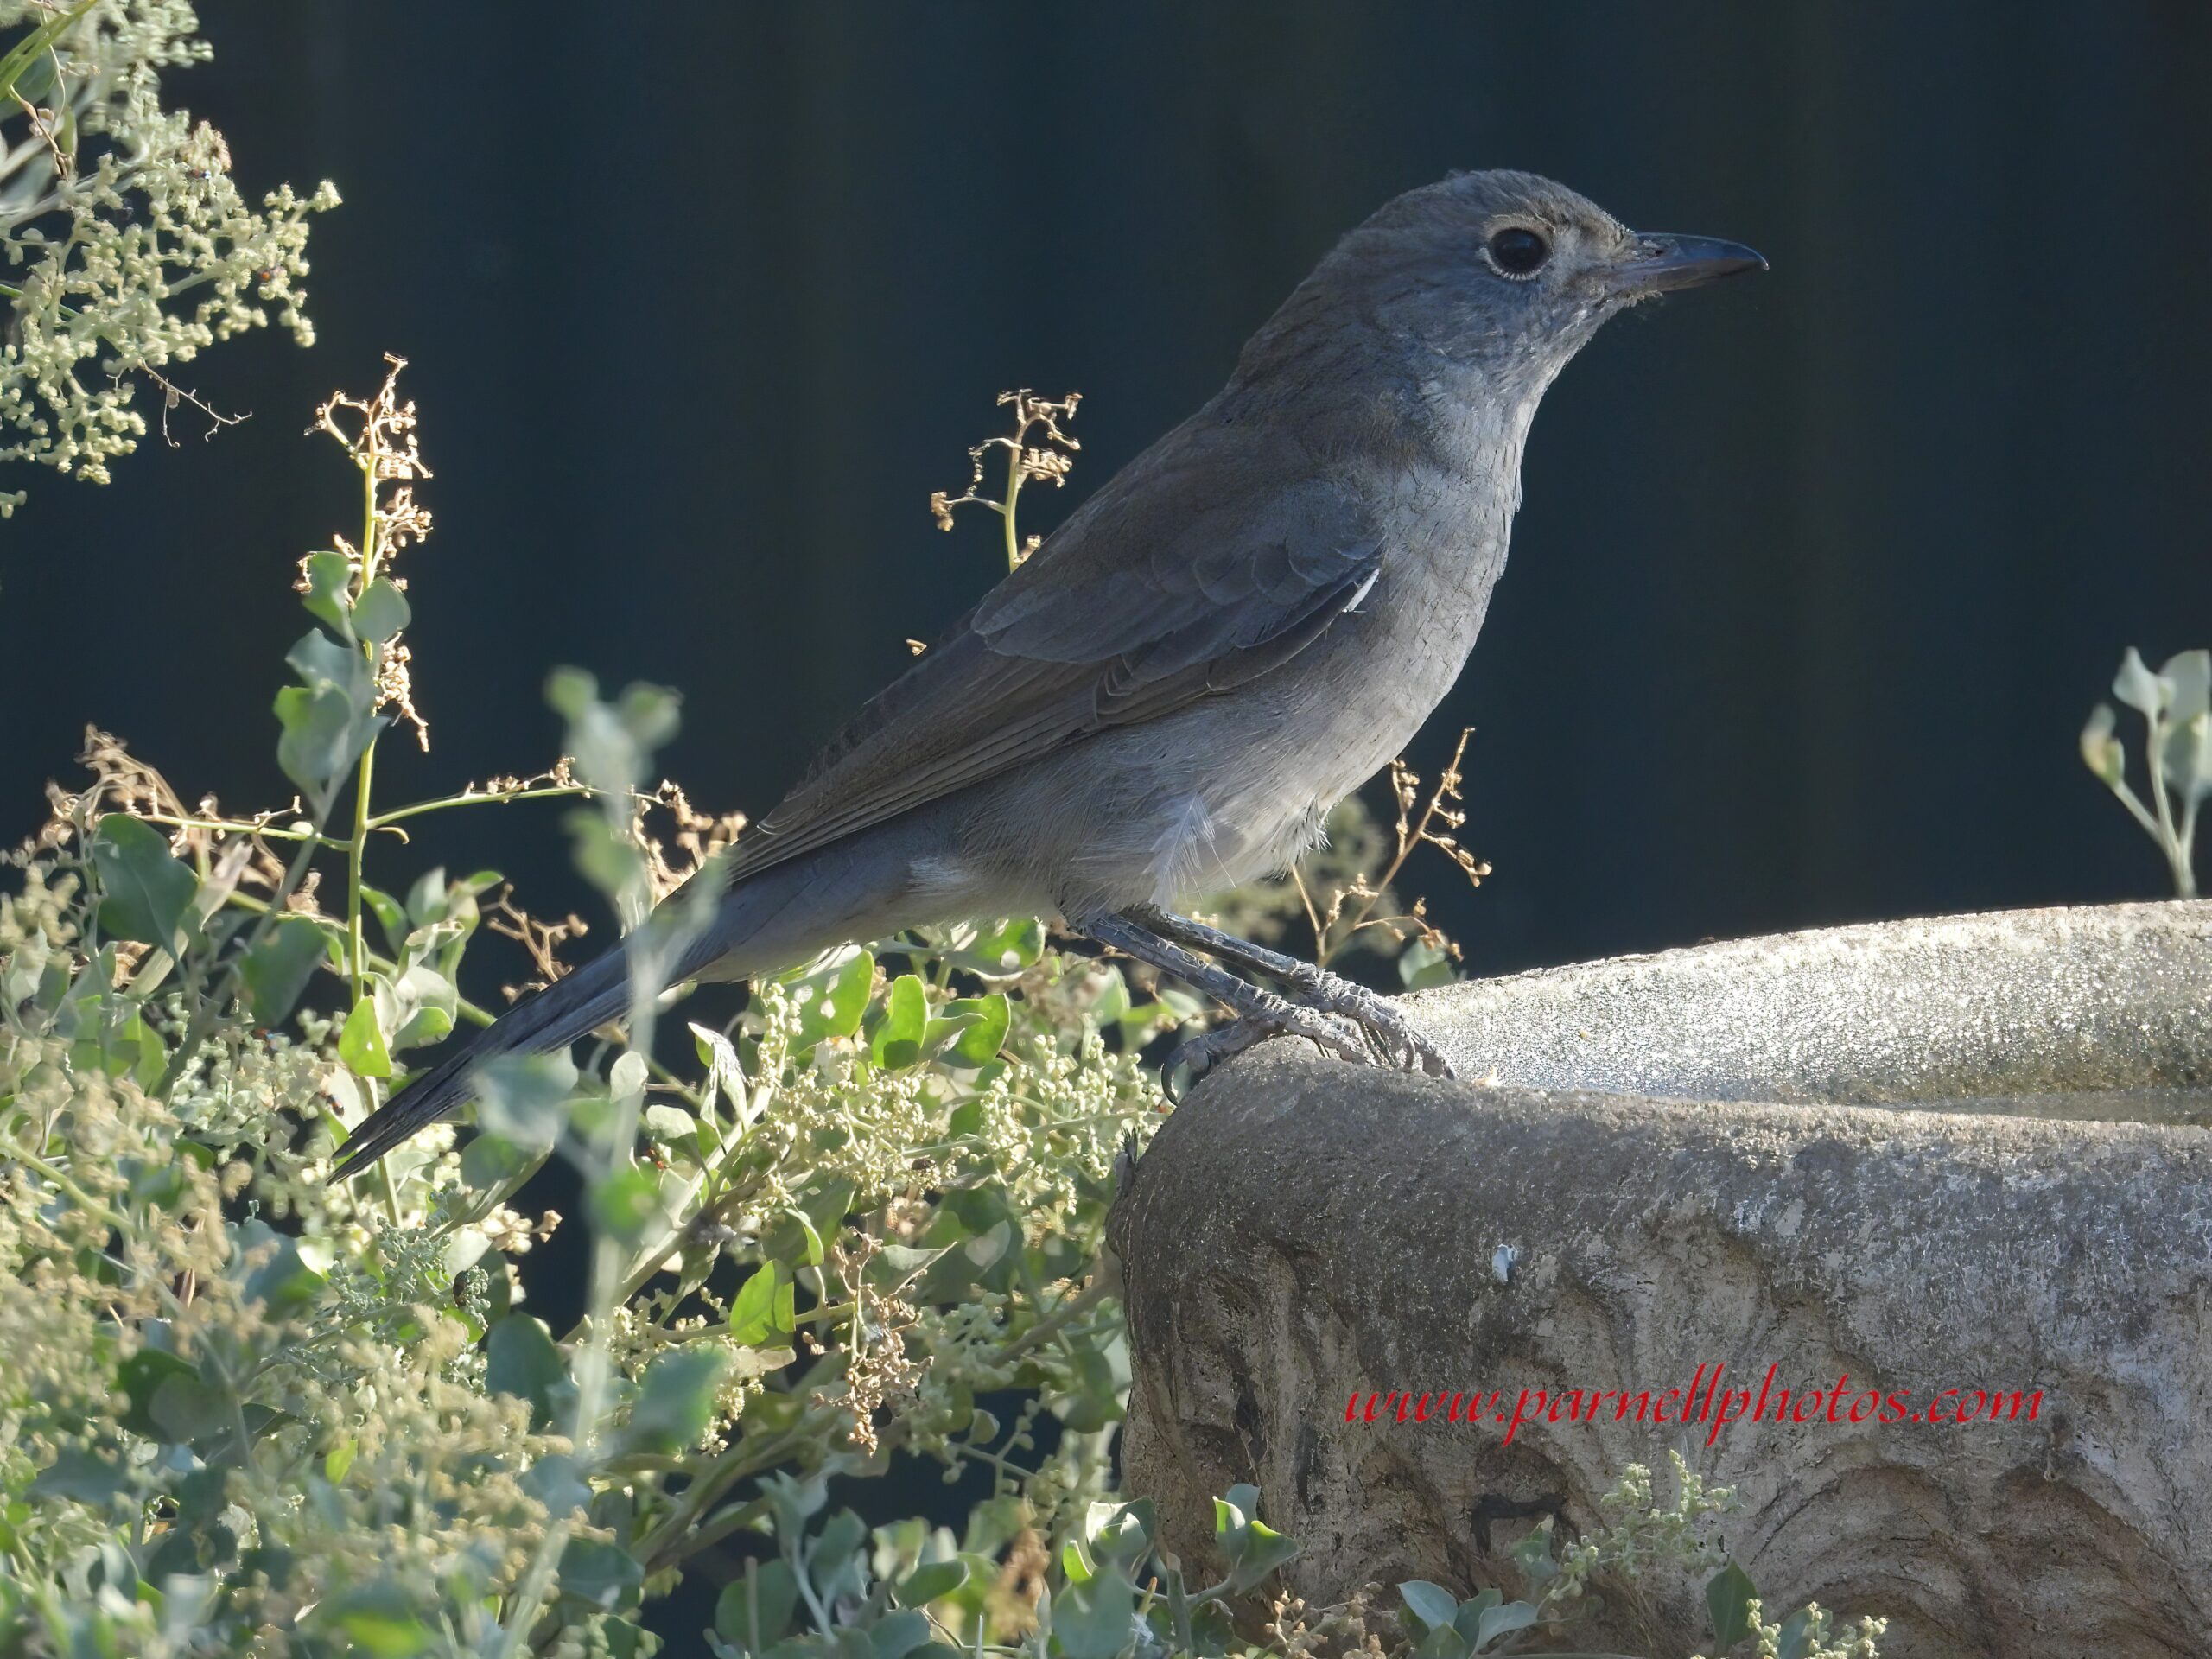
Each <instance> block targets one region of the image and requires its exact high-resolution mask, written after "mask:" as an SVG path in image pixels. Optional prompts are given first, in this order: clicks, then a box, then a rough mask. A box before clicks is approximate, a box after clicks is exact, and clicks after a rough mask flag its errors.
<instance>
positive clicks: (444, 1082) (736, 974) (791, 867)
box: [330, 820, 1007, 1180]
mask: <svg viewBox="0 0 2212 1659" xmlns="http://www.w3.org/2000/svg"><path fill="white" fill-rule="evenodd" d="M932 833H933V832H932V831H931V829H930V828H929V826H928V824H927V823H926V822H918V821H915V820H907V821H903V822H901V823H895V824H891V825H887V826H884V827H883V828H882V829H878V830H876V831H874V832H872V833H870V834H868V835H866V836H860V837H856V838H855V839H854V840H851V841H848V842H838V843H836V844H835V845H832V846H829V847H826V848H823V849H821V850H819V851H817V852H816V853H812V854H810V855H807V856H805V857H804V858H799V859H794V860H791V861H788V862H786V863H783V864H779V865H775V866H772V867H771V868H768V869H766V870H763V871H760V872H759V873H758V874H754V875H752V876H749V877H747V879H746V880H744V881H743V882H741V884H739V885H738V886H737V887H734V888H733V889H731V890H730V891H729V892H728V893H725V894H724V895H723V896H722V898H721V902H720V904H719V906H718V907H717V909H716V911H715V918H714V920H713V922H712V923H711V924H710V925H709V926H708V927H707V928H706V929H705V930H704V931H702V932H701V933H700V934H699V935H697V936H696V938H693V939H691V941H690V943H689V944H687V945H686V946H684V947H683V950H682V952H681V954H680V956H679V957H677V960H676V961H675V962H674V963H671V964H670V971H668V972H667V973H666V974H665V975H664V976H663V977H662V982H661V984H657V985H655V986H654V987H653V988H654V989H655V990H656V991H658V990H659V989H661V988H662V986H663V985H671V984H676V983H677V982H681V981H683V980H686V979H690V978H692V977H694V976H698V975H701V974H703V973H708V972H709V971H710V972H711V974H712V976H713V977H715V978H716V979H721V980H736V979H746V978H750V977H752V976H753V975H756V974H760V973H772V972H774V971H775V970H776V969H781V968H788V967H790V966H791V965H792V964H793V963H802V962H805V961H807V960H808V959H809V958H810V957H815V956H817V955H818V954H820V953H821V952H822V951H823V950H828V949H829V948H830V947H831V946H832V945H835V944H840V943H842V942H843V941H846V940H849V939H874V938H882V937H883V936H884V935H886V934H887V933H892V932H895V931H897V930H898V929H899V928H902V927H906V926H908V925H912V923H914V922H917V921H934V920H938V919H939V918H940V911H941V913H943V914H951V913H954V910H955V909H961V908H963V907H964V908H966V909H968V910H972V909H973V908H974V906H963V904H962V901H961V900H960V899H957V898H952V899H948V898H947V896H946V894H945V893H937V894H936V895H935V896H934V897H933V898H932V899H929V900H927V901H925V902H924V903H922V904H921V905H919V906H918V905H917V903H916V901H915V899H914V897H913V893H912V887H911V875H910V873H911V871H912V865H913V858H914V855H915V850H916V849H917V848H918V847H928V846H933V845H935V844H936V842H934V841H933V840H931V835H932ZM671 902H677V903H681V902H683V901H682V900H680V899H679V900H672V901H671ZM948 904H949V905H950V906H953V908H951V909H944V908H943V907H944V906H947V905H948ZM983 908H985V909H987V910H989V911H990V912H991V913H993V914H997V913H1001V912H1003V910H1005V909H1006V908H1007V906H983ZM654 925H655V924H654V923H653V922H652V921H648V922H647V923H646V924H645V927H644V928H641V929H640V930H639V934H637V935H633V936H632V940H631V942H630V944H623V945H619V946H617V947H616V948H615V949H613V950H609V951H608V952H607V954H606V955H605V956H603V957H600V958H598V959H597V960H596V961H594V962H592V963H588V964H587V965H586V966H584V967H582V968H579V969H577V970H576V971H575V973H573V974H570V975H569V976H568V977H567V978H565V979H558V980H556V981H554V982H553V983H552V984H551V985H550V986H548V987H547V988H545V989H543V990H542V991H540V992H538V993H537V995H535V996H533V997H531V999H530V1000H529V1001H524V1002H518V1003H517V1004H516V1005H515V1006H514V1007H512V1008H510V1009H508V1010H507V1012H506V1013H505V1014H502V1015H500V1016H499V1019H498V1020H495V1021H493V1024H492V1025H491V1026H490V1027H487V1028H486V1029H485V1030H483V1031H480V1032H478V1033H476V1034H475V1035H474V1036H473V1037H471V1038H469V1039H467V1041H465V1042H463V1043H462V1044H461V1046H460V1048H459V1049H458V1050H457V1051H456V1052H454V1053H453V1054H450V1055H448V1056H447V1057H446V1058H444V1059H442V1060H441V1061H440V1062H439V1063H438V1065H436V1066H435V1067H434V1068H433V1069H432V1070H430V1071H428V1072H425V1073H424V1074H423V1076H422V1077H419V1078H417V1079H416V1081H415V1082H413V1083H411V1084H408V1086H407V1087H406V1088H404V1089H403V1090H400V1092H399V1093H398V1094H397V1095H395V1096H392V1097H391V1100H390V1101H388V1102H386V1103H385V1105H384V1106H383V1107H382V1108H381V1109H378V1110H377V1111H375V1112H372V1114H370V1116H369V1117H368V1119H367V1120H366V1121H365V1122H363V1123H362V1124H361V1126H360V1127H359V1128H357V1129H355V1130H354V1131H353V1135H352V1136H351V1137H350V1138H349V1139H348V1140H347V1141H346V1144H345V1146H344V1147H342V1148H341V1149H340V1150H341V1151H342V1153H343V1154H344V1155H343V1156H342V1157H341V1158H340V1160H339V1164H338V1166H337V1168H335V1169H334V1170H333V1171H332V1172H331V1176H330V1179H333V1180H338V1179H343V1178H344V1177H346V1176H347V1175H351V1174H353V1173H355V1172H357V1171H359V1170H360V1169H361V1168H363V1167H365V1166H367V1165H369V1164H372V1163H374V1162H375V1161H376V1160H378V1158H380V1157H382V1156H383V1155H384V1154H385V1153H387V1152H389V1151H391V1149H392V1148H393V1147H396V1146H397V1145H398V1144H399V1143H400V1142H401V1141H404V1140H406V1139H407V1137H408V1136H410V1135H413V1134H415V1133H416V1131H417V1130H420V1129H426V1128H429V1126H430V1125H431V1124H433V1123H435V1122H441V1121H442V1120H443V1119H445V1118H448V1117H451V1116H454V1114H455V1113H456V1112H458V1111H459V1110H460V1109H461V1106H462V1105H463V1104H464V1103H466V1102H467V1100H468V1099H469V1098H470V1096H471V1092H472V1090H471V1074H472V1073H473V1072H474V1071H475V1069H476V1068H477V1067H478V1066H480V1065H482V1064H483V1063H484V1062H485V1061H486V1060H487V1059H490V1058H493V1057H494V1056H495V1055H499V1054H512V1053H524V1054H542V1053H544V1052H548V1051H549V1050H551V1049H556V1048H565V1047H567V1046H569V1044H570V1043H573V1042H575V1040H576V1039H578V1038H580V1037H584V1036H588V1035H589V1034H590V1033H592V1032H594V1031H596V1030H597V1029H598V1028H599V1027H601V1026H603V1025H605V1024H606V1023H607V1021H608V1020H612V1019H614V1018H615V1017H616V1016H618V1015H619V1014H622V1013H623V1012H624V1011H625V1010H626V1008H627V1007H629V1005H630V989H631V985H630V945H631V944H634V943H635V942H636V939H637V938H640V937H643V936H644V935H645V931H646V930H648V929H651V928H652V927H653V926H654Z"/></svg>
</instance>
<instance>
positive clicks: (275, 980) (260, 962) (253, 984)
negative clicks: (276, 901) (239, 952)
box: [238, 916, 329, 1027]
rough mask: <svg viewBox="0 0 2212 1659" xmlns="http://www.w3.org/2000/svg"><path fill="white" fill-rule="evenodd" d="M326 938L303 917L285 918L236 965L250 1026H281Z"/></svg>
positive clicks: (324, 947) (312, 971)
mask: <svg viewBox="0 0 2212 1659" xmlns="http://www.w3.org/2000/svg"><path fill="white" fill-rule="evenodd" d="M328 943H329V936H328V935H327V933H325V932H324V931H323V929H322V927H321V925H320V924H319V923H315V922H311V921H309V920H308V918H306V917H304V916H286V917H284V918H282V919H280V920H278V921H277V923H276V924H275V925H272V926H271V927H270V930H269V931H268V933H267V934H266V935H265V936H264V938H262V941H261V943H260V944H257V945H255V946H254V947H253V949H252V950H249V951H247V952H246V954H245V961H243V962H242V963H239V964H238V976H239V977H240V978H241V979H243V980H244V981H245V994H246V1003H247V1006H248V1007H251V1009H252V1010H253V1018H254V1023H255V1024H257V1025H261V1026H268V1027H275V1026H279V1025H282V1024H283V1022H284V1020H285V1019H286V1017H287V1016H288V1015H289V1014H290V1013H291V1012H292V1010H293V1009H294V1008H295V1007H297V1006H298V1004H299V1001H300V997H301V995H302V993H304V992H305V991H306V989H307V988H308V980H309V979H311V978H312V977H314V975H315V969H316V968H317V967H319V966H320V965H321V963H322V962H323V961H324V959H325V957H327V951H328Z"/></svg>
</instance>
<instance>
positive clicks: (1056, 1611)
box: [1052, 1567, 1137, 1659]
mask: <svg viewBox="0 0 2212 1659" xmlns="http://www.w3.org/2000/svg"><path fill="white" fill-rule="evenodd" d="M1136 1594H1137V1592H1136V1586H1135V1585H1134V1584H1132V1583H1131V1582H1130V1581H1129V1578H1128V1574H1127V1573H1123V1572H1122V1570H1121V1568H1119V1567H1115V1568H1113V1569H1112V1570H1111V1571H1109V1572H1103V1573H1098V1574H1097V1575H1096V1576H1095V1577H1093V1578H1090V1579H1088V1580H1084V1582H1083V1583H1081V1584H1071V1585H1067V1586H1064V1587H1063V1588H1062V1589H1061V1590H1060V1592H1059V1593H1058V1594H1057V1595H1055V1596H1054V1597H1053V1598H1052V1636H1053V1638H1054V1640H1055V1641H1056V1642H1058V1644H1059V1648H1060V1651H1061V1652H1062V1653H1063V1654H1064V1655H1065V1656H1066V1659H1116V1656H1118V1655H1121V1654H1124V1653H1127V1652H1128V1651H1129V1649H1132V1648H1134V1647H1135V1645H1136V1639H1137V1629H1136Z"/></svg>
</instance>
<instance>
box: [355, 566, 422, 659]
mask: <svg viewBox="0 0 2212 1659" xmlns="http://www.w3.org/2000/svg"><path fill="white" fill-rule="evenodd" d="M413 614H414V613H412V612H410V610H409V609H408V608H407V595H406V594H403V593H401V592H400V591H399V589H398V588H396V587H394V586H393V585H392V584H391V582H388V581H387V580H385V578H384V577H382V576H378V578H377V579H376V580H375V581H374V582H371V583H370V584H369V585H368V588H367V590H366V591H365V592H364V593H363V594H362V595H361V596H360V598H359V599H357V600H355V601H353V631H354V632H356V633H358V634H359V635H360V636H361V638H362V639H365V640H367V641H368V642H369V643H370V644H372V645H383V644H384V643H385V641H386V640H388V639H391V637H392V636H393V635H394V634H396V633H397V632H399V631H400V630H401V629H402V628H404V627H405V626H407V625H408V623H409V622H410V621H411V620H413Z"/></svg>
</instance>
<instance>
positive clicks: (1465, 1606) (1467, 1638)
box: [1452, 1589, 1505, 1649]
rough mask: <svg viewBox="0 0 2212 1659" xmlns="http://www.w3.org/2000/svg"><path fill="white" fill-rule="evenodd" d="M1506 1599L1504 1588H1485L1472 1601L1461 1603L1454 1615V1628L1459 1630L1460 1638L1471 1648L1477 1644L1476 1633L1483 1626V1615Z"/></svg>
mask: <svg viewBox="0 0 2212 1659" xmlns="http://www.w3.org/2000/svg"><path fill="white" fill-rule="evenodd" d="M1504 1599H1505V1592H1503V1591H1502V1590H1497V1589H1491V1590H1484V1591H1483V1592H1481V1593H1480V1594H1478V1595H1477V1596H1476V1597H1475V1599H1473V1600H1471V1601H1463V1602H1461V1603H1460V1604H1459V1611H1458V1612H1457V1613H1456V1614H1454V1615H1453V1616H1452V1629H1453V1630H1456V1631H1458V1632H1459V1640H1460V1641H1461V1642H1462V1643H1465V1645H1466V1646H1467V1648H1468V1649H1472V1648H1473V1647H1474V1645H1475V1637H1476V1633H1477V1632H1478V1630H1480V1629H1481V1628H1482V1622H1483V1615H1484V1613H1486V1612H1488V1611H1490V1610H1491V1608H1493V1607H1495V1606H1497V1605H1498V1603H1500V1602H1502V1601H1503V1600H1504Z"/></svg>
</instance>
